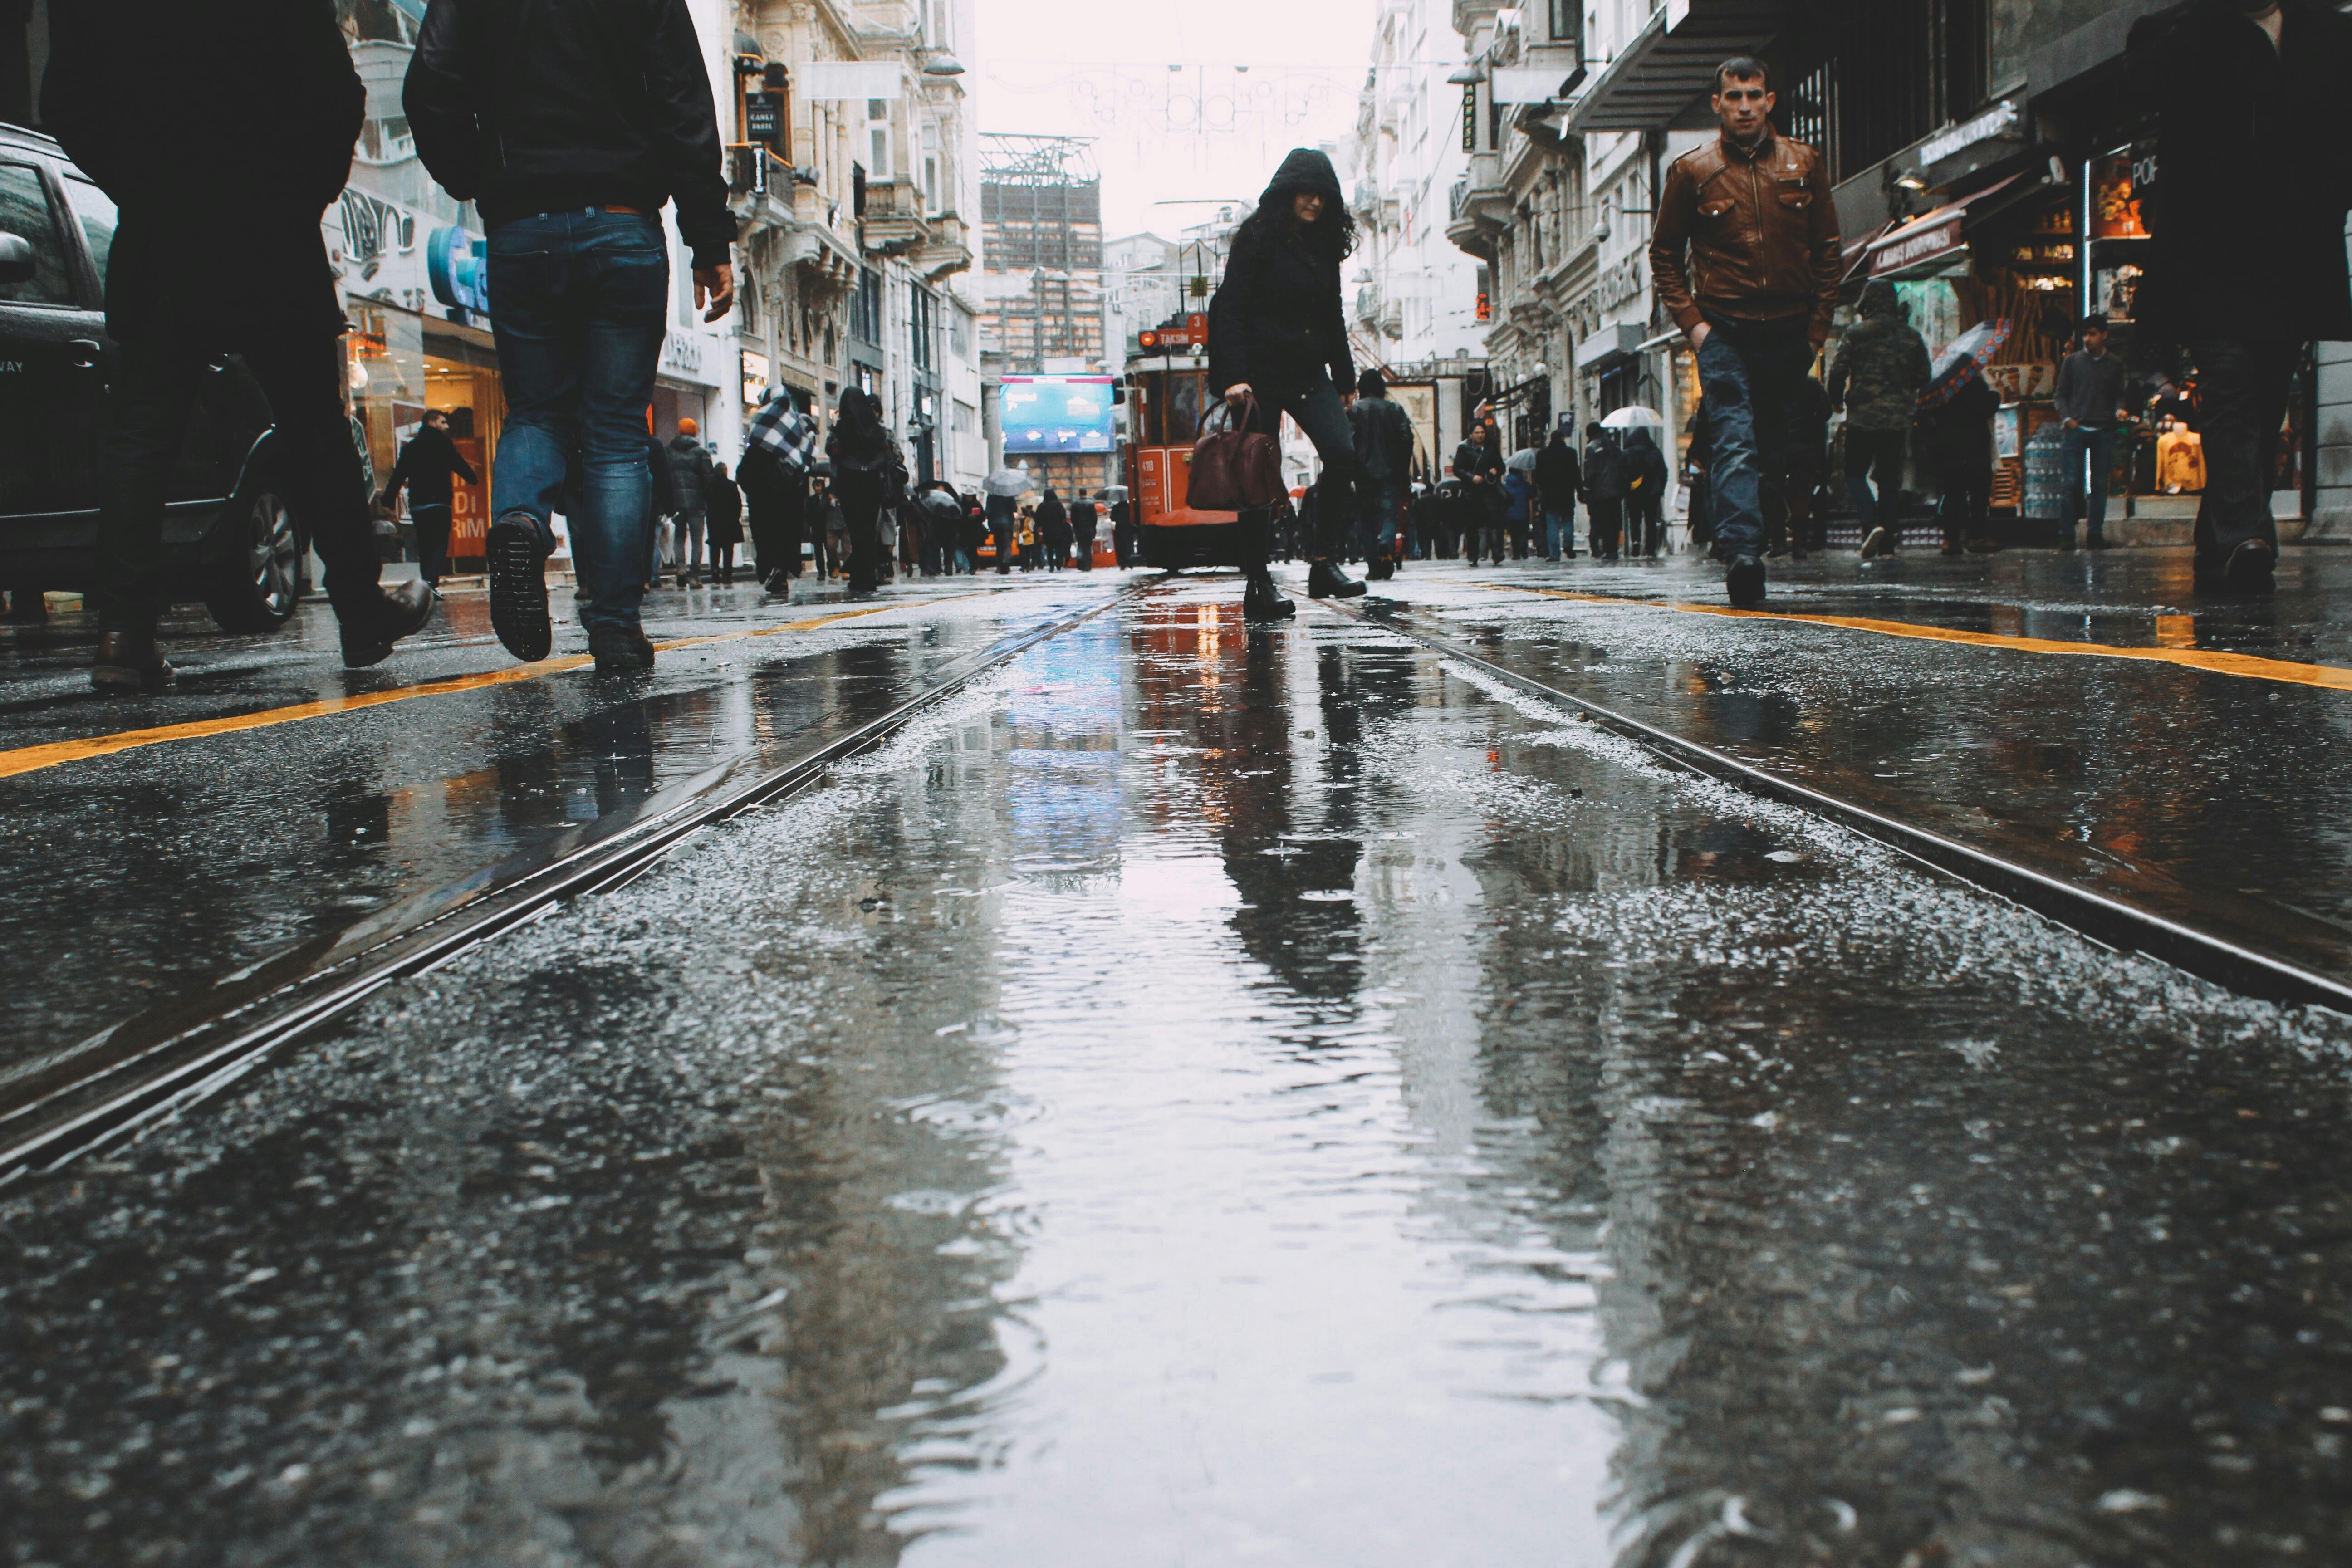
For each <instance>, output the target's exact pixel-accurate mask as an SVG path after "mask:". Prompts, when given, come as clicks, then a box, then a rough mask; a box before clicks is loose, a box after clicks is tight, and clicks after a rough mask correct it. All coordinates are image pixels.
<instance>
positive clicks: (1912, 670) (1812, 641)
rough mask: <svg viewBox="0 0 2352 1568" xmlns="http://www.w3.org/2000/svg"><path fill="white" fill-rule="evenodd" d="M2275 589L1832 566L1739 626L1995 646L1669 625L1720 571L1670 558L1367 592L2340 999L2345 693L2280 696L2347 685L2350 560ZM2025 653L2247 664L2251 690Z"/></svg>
mask: <svg viewBox="0 0 2352 1568" xmlns="http://www.w3.org/2000/svg"><path fill="white" fill-rule="evenodd" d="M1775 565H1776V567H1780V563H1775ZM2280 581H2281V591H2280V593H2279V594H2278V595H2276V597H2275V598H2273V599H2271V600H2266V601H2246V600H2242V599H2226V598H2224V599H2216V598H2210V597H2204V598H2200V597H2199V596H2197V595H2194V594H2193V592H2192V590H2191V587H2190V584H2189V552H2187V551H2185V550H2183V551H2166V550H2143V551H2115V552H2108V553H2105V554H2097V555H2093V554H2084V555H2078V556H2062V555H2058V554H2055V553H2053V552H2011V553H2007V554H2003V555H2000V556H1995V557H1992V558H1990V560H1979V559H1977V558H1973V557H1971V558H1967V559H1963V560H1959V561H1946V560H1943V559H1940V558H1938V557H1937V555H1936V554H1935V552H1933V551H1932V550H1931V551H1928V552H1924V553H1922V552H1910V553H1909V554H1907V555H1906V557H1905V558H1904V559H1902V560H1900V561H1898V562H1896V563H1890V564H1889V565H1887V566H1885V567H1858V566H1857V564H1856V563H1855V559H1854V557H1853V554H1852V553H1851V552H1844V553H1833V554H1832V555H1831V556H1829V557H1828V558H1826V559H1816V560H1813V561H1811V562H1807V563H1801V564H1795V565H1790V566H1787V567H1785V568H1782V569H1780V570H1779V571H1777V572H1776V575H1775V578H1774V588H1773V593H1772V596H1771V598H1770V599H1769V601H1768V602H1767V605H1766V608H1767V610H1769V611H1770V612H1773V613H1774V616H1827V617H1838V618H1842V619H1848V620H1852V619H1861V620H1870V621H1880V622H1890V621H1891V622H1898V623H1905V624H1907V625H1910V626H1920V627H1926V628H1937V627H1941V628H1949V629H1953V630H1958V631H1965V632H1972V633H1979V634H1986V635H1989V636H1990V637H1997V638H2001V639H2005V641H2006V643H2007V644H2008V646H1987V645H1984V644H1977V645H1965V644H1956V643H1951V642H1940V641H1929V640H1923V639H1919V638H1916V637H1899V636H1888V635H1885V634H1884V633H1881V632H1876V631H1872V630H1867V629H1863V628H1858V627H1855V626H1834V625H1824V624H1818V623H1815V622H1809V621H1804V620H1797V619H1780V618H1772V617H1759V618H1733V617H1729V616H1722V615H1716V614H1701V613H1693V612H1692V611H1691V610H1690V609H1688V608H1675V607H1674V606H1675V605H1685V606H1687V605H1702V606H1708V607H1712V608H1720V607H1721V606H1722V605H1723V604H1724V598H1723V591H1722V582H1721V572H1720V569H1719V568H1714V567H1711V566H1708V565H1707V564H1706V563H1703V562H1700V561H1698V560H1696V559H1695V558H1692V557H1687V556H1685V557H1678V558H1674V559H1670V560H1667V561H1664V562H1654V563H1626V564H1622V565H1619V566H1616V567H1613V568H1611V567H1604V566H1599V565H1596V564H1593V563H1589V562H1580V563H1576V564H1575V565H1567V564H1562V565H1559V566H1545V565H1543V564H1541V563H1537V564H1535V565H1533V566H1523V565H1512V566H1507V567H1504V568H1502V569H1500V570H1496V569H1494V568H1491V567H1489V568H1485V569H1482V570H1479V571H1475V572H1474V571H1472V570H1470V569H1468V568H1466V567H1463V566H1458V565H1455V564H1454V563H1438V564H1436V565H1434V566H1423V567H1418V568H1408V570H1407V571H1406V572H1405V573H1404V574H1402V576H1401V577H1400V578H1399V579H1398V580H1397V581H1396V582H1395V583H1393V584H1383V585H1382V586H1383V589H1384V591H1385V592H1386V593H1387V594H1388V597H1389V603H1390V609H1389V611H1388V613H1390V614H1392V615H1395V616H1398V617H1399V619H1400V624H1404V625H1412V626H1419V627H1422V628H1423V629H1426V630H1429V631H1432V632H1435V633H1438V634H1440V635H1442V636H1444V637H1450V638H1453V639H1454V640H1456V641H1458V642H1461V643H1464V644H1465V645H1468V646H1470V647H1474V648H1475V650H1476V651H1477V652H1478V653H1479V654H1480V656H1481V657H1484V658H1489V659H1492V660H1493V661H1495V662H1496V663H1499V664H1501V665H1504V666H1505V667H1507V668H1510V669H1512V670H1514V671H1516V672H1517V673H1520V674H1523V675H1527V676H1529V677H1532V678H1533V679H1538V680H1540V681H1543V682H1544V683H1546V684H1548V685H1550V686H1552V687H1554V688H1556V689H1560V690H1564V691H1568V692H1570V693H1573V694H1575V695H1577V696H1580V697H1584V698H1587V699H1589V700H1592V701H1594V702H1597V703H1600V704H1601V705H1603V706H1605V707H1608V708H1611V709H1613V710H1617V711H1619V712H1622V713H1625V714H1628V715H1630V716H1631V717H1633V718H1636V719H1640V720H1643V721H1645V722H1648V723H1651V724H1654V725H1657V726H1658V727H1660V728H1662V729H1665V730H1668V731H1673V732H1674V733H1675V734H1677V735H1681V736H1684V737H1685V738H1688V739H1690V740H1694V741H1698V742H1703V743H1706V744H1707V745H1711V746H1715V747H1717V748H1718V749H1720V750H1724V751H1727V752H1732V753H1734V754H1735V755H1738V756H1740V757H1742V758H1744V759H1746V760H1748V761H1749V762H1752V763H1759V764H1761V765H1763V766H1764V767H1766V768H1768V769H1769V770H1771V771H1772V772H1775V773H1780V774H1782V775H1783V776H1787V777H1790V778H1794V779H1798V780H1800V781H1801V782H1803V783H1806V784H1811V785H1813V786H1814V787H1816V788H1819V789H1822V790H1825V791H1827V792H1828V793H1830V794H1832V795H1839V796H1842V797H1843V798H1845V799H1848V800H1851V801H1854V802H1856V803H1858V804H1860V805H1866V806H1869V807H1871V808H1873V809H1874V810H1878V811H1881V812H1884V813H1885V814H1887V815H1889V816H1895V817H1897V818H1900V819H1901V820H1903V821H1906V822H1909V823H1913V824H1915V825H1916V826H1923V827H1927V828H1928V829H1931V830H1933V831H1936V832H1939V833H1943V834H1945V835H1947V836H1948V837H1955V838H1958V839H1961V840H1963V841H1965V842H1968V843H1970V844H1974V845H1977V846H1979V847H1984V848H1988V849H1990V850H1992V851H1993V852H1995V853H1997V854H1999V855H2001V856H2003V857H2004V858H2010V859H2013V860H2017V861H2020V862H2022V863H2024V864H2027V865H2030V866H2032V867H2033V868H2036V869H2038V870H2041V871H2043V872H2045V873H2048V874H2050V875H2053V876H2056V877H2060V878H2062V879H2069V880H2073V881H2075V882H2078V883H2081V884H2084V885H2086V886H2089V887H2092V888H2095V889H2098V890H2099V891H2102V892H2105V893H2107V894H2109V895H2111V896H2114V897H2117V898H2121V899H2123V900H2126V901H2127V902H2130V903H2133V904H2136V905H2137V906H2139V907H2141V908H2144V909H2149V910H2155V911H2157V912H2158V913H2161V914H2165V915H2167V916H2169V917H2171V918H2174V919H2176V920H2179V921H2185V922H2187V923H2189V924H2191V925H2194V926H2197V927H2200V928H2201V929H2204V930H2207V931H2212V932H2214V933H2216V934H2219V935H2221V936H2224V937H2226V938H2228V939H2229V940H2231V941H2234V942H2241V943H2243V944H2245V945H2249V946H2252V947H2253V948H2256V949H2258V950H2260V951H2263V952H2271V953H2274V954H2276V955H2278V956H2280V957H2283V958H2285V959H2287V960H2289V961H2290V962H2293V963H2298V964H2301V965H2304V966H2305V967H2307V968H2311V969H2315V970H2318V971H2321V972H2322V973H2327V974H2329V975H2331V976H2333V977H2334V978H2336V979H2337V980H2339V981H2352V773H2347V770H2346V769H2345V768H2344V767H2343V766H2342V765H2341V753H2342V751H2343V747H2344V743H2345V742H2346V740H2347V736H2352V690H2347V689H2329V688H2327V687H2324V686H2316V685H2313V684H2309V683H2307V682H2308V679H2310V677H2309V675H2308V674H2307V671H2308V669H2309V668H2310V667H2313V666H2317V667H2323V668H2321V669H2320V670H2319V672H2318V674H2319V678H2320V679H2334V680H2336V682H2337V683H2338V687H2339V688H2340V687H2342V686H2344V685H2347V684H2352V550H2326V549H2306V550H2294V551H2289V552H2287V558H2286V563H2285V564H2284V566H2283V567H2282V569H2281V574H2280ZM1530 589H1532V590H1537V591H1536V592H1528V590H1530ZM1562 593H1567V594H1577V595H1591V596H1593V599H1595V600H1598V601H1601V602H1588V601H1582V600H1578V599H1572V598H1563V597H1558V596H1554V595H1559V594H1562ZM2025 642H2030V643H2032V644H2035V645H2053V644H2054V645H2059V646H2060V647H2076V646H2081V645H2086V644H2093V645H2099V646H2102V647H2112V648H2119V649H2126V650H2130V649H2160V650H2169V651H2177V652H2180V653H2183V654H2187V655H2191V656H2199V655H2204V654H2222V655H2229V654H2237V655H2251V656H2253V657H2252V659H2249V660H2244V661H2241V663H2240V664H2239V665H2238V666H2237V667H2236V668H2241V669H2251V670H2252V671H2254V673H2252V674H2247V673H2235V674H2232V673H2223V672H2221V671H2220V670H2218V669H2213V668H2195V667H2190V666H2185V665H2181V664H2167V663H2157V662H2151V661H2148V660H2144V659H2137V658H2115V657H2105V656H2098V655H2084V654H2072V653H2061V652H2053V651H2049V649H2048V647H2046V646H2044V647H2023V646H2019V645H2020V644H2021V643H2025ZM2265 670H2267V671H2269V672H2270V673H2271V676H2272V677H2273V678H2265V677H2264V675H2263V673H2262V672H2263V671H2265Z"/></svg>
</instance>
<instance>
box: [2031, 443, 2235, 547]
mask: <svg viewBox="0 0 2352 1568" xmlns="http://www.w3.org/2000/svg"><path fill="white" fill-rule="evenodd" d="M2058 449H2059V453H2060V458H2059V460H2060V461H2061V462H2063V463H2064V464H2065V466H2066V472H2065V486H2066V536H2067V538H2068V539H2070V540H2071V539H2072V538H2073V537H2074V521H2075V520H2076V519H2077V518H2080V517H2084V516H2085V515H2087V516H2088V517H2089V518H2090V520H2091V526H2090V528H2089V529H2088V530H2086V531H2085V538H2087V539H2094V540H2095V539H2100V538H2104V537H2105V534H2106V531H2107V470H2108V469H2109V468H2112V467H2113V466H2114V465H2115V460H2116V427H2115V426H2112V425H2077V426H2074V428H2073V429H2072V430H2068V431H2064V432H2063V433H2062V434H2061V435H2060V437H2059V448H2058ZM2085 457H2088V458H2090V505H2089V509H2088V510H2087V512H2086V511H2085V510H2084V489H2083V468H2084V462H2083V459H2084V458H2085ZM2206 461H2207V464H2208V468H2207V472H2209V473H2210V472H2211V468H2210V464H2211V461H2212V459H2211V458H2210V455H2209V456H2208V458H2207V459H2206ZM2269 500H2270V497H2269V496H2268V495H2267V494H2265V495H2264V496H2263V501H2264V502H2265V503H2267V502H2268V501H2269Z"/></svg>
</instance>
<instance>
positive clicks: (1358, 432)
mask: <svg viewBox="0 0 2352 1568" xmlns="http://www.w3.org/2000/svg"><path fill="white" fill-rule="evenodd" d="M1348 424H1349V429H1350V431H1351V433H1352V434H1353V436H1354V438H1355V447H1356V461H1357V463H1358V464H1360V466H1361V467H1362V468H1363V470H1364V477H1365V478H1366V479H1370V480H1371V481H1372V482H1373V483H1374V484H1400V483H1402V482H1403V481H1404V479H1406V478H1407V477H1408V476H1410V475H1411V474H1412V415H1410V414H1407V413H1406V412H1405V411H1404V405H1403V404H1402V403H1399V402H1398V401H1397V400H1396V399H1395V398H1393V397H1390V396H1388V395H1385V394H1383V395H1381V396H1378V397H1358V398H1357V399H1356V401H1355V403H1354V404H1353V405H1351V406H1350V407H1349V410H1348Z"/></svg>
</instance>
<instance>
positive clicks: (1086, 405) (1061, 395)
mask: <svg viewBox="0 0 2352 1568" xmlns="http://www.w3.org/2000/svg"><path fill="white" fill-rule="evenodd" d="M1110 390H1111V378H1110V377H1109V376H1107V375H1008V376H1006V377H1005V378H1004V383H1003V387H1002V388H1001V389H1000V395H1002V397H1003V404H1002V408H1003V416H1004V450H1005V451H1006V453H1007V454H1012V455H1022V456H1026V455H1028V454H1030V453H1047V452H1108V451H1109V450H1110V446H1111V428H1110Z"/></svg>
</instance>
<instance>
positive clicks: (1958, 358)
mask: <svg viewBox="0 0 2352 1568" xmlns="http://www.w3.org/2000/svg"><path fill="white" fill-rule="evenodd" d="M2010 331H2011V326H2010V321H2009V318H2008V317H2006V316H1996V317H1994V318H1993V319H1992V320H1991V321H1979V322H1978V323H1977V324H1976V325H1975V326H1973V327H1970V328H1969V330H1968V331H1965V332H1962V333H1961V334H1960V335H1959V336H1958V337H1957V338H1954V339H1953V340H1952V341H1951V342H1948V343H1946V344H1945V345H1944V348H1943V352H1942V353H1938V354H1937V356H1936V357H1935V359H1934V360H1933V361H1932V362H1931V363H1929V364H1928V366H1927V391H1925V392H1923V393H1921V394H1920V395H1919V412H1920V413H1922V414H1925V413H1926V412H1927V410H1929V409H1930V408H1940V407H1942V406H1943V405H1945V404H1947V403H1949V402H1950V401H1951V400H1952V398H1953V396H1954V395H1956V394H1957V393H1958V391H1959V390H1960V388H1962V387H1963V386H1966V385H1967V384H1969V378H1970V377H1971V376H1973V375H1975V374H1977V373H1978V372H1979V371H1981V370H1982V369H1984V367H1985V364H1986V363H1987V362H1988V361H1990V359H1991V358H1992V356H1993V355H1994V354H1995V353H1998V352H1999V350H2000V345H2001V344H2003V343H2005V342H2009V334H2010Z"/></svg>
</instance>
